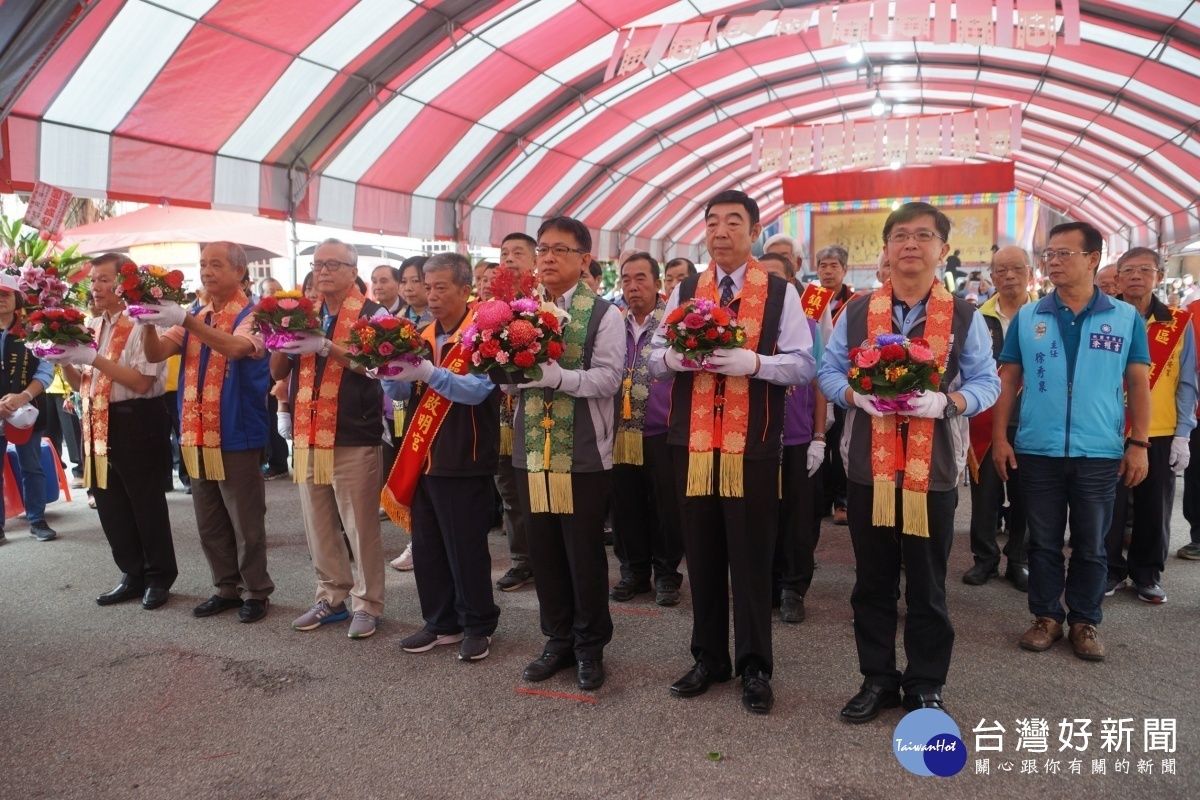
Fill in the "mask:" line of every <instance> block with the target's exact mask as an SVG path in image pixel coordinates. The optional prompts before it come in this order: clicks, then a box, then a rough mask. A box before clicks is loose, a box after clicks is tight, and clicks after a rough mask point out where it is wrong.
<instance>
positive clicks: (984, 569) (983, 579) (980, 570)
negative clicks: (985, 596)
mask: <svg viewBox="0 0 1200 800" xmlns="http://www.w3.org/2000/svg"><path fill="white" fill-rule="evenodd" d="M999 574H1000V570H999V569H997V568H996V565H995V564H976V565H975V566H973V567H971V568H970V569H969V570H967V571H966V572H964V573H963V583H965V584H967V585H968V586H983V585H984V584H985V583H987V582H988V579H989V578H994V577H996V576H997V575H999Z"/></svg>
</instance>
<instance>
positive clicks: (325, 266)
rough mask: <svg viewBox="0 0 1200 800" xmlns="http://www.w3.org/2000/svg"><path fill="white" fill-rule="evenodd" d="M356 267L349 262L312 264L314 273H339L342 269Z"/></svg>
mask: <svg viewBox="0 0 1200 800" xmlns="http://www.w3.org/2000/svg"><path fill="white" fill-rule="evenodd" d="M353 266H354V265H353V264H351V263H349V262H348V261H314V262H312V268H313V272H320V271H321V270H325V271H326V272H337V271H338V270H339V269H341V268H342V267H353Z"/></svg>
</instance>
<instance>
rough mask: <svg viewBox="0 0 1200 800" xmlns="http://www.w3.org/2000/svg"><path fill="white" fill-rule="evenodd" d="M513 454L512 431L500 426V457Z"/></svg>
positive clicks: (505, 426)
mask: <svg viewBox="0 0 1200 800" xmlns="http://www.w3.org/2000/svg"><path fill="white" fill-rule="evenodd" d="M512 454H513V429H512V428H510V427H509V426H507V425H501V426H500V455H502V456H511V455H512Z"/></svg>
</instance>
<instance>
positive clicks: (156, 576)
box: [92, 397, 179, 589]
mask: <svg viewBox="0 0 1200 800" xmlns="http://www.w3.org/2000/svg"><path fill="white" fill-rule="evenodd" d="M169 429H170V421H169V419H168V417H167V408H166V406H165V405H164V404H163V399H162V398H161V397H155V398H151V399H138V400H127V401H124V402H121V403H113V404H112V405H110V406H109V409H108V487H107V488H105V489H100V488H93V489H92V496H93V497H95V498H96V511H97V512H98V513H99V515H100V527H101V528H103V529H104V535H105V537H106V538H107V539H108V544H109V547H111V548H112V554H113V560H114V561H116V562H117V568H118V569H120V570H121V572H122V573H124V574H125V578H126V580H127V581H128V582H129V583H130V584H133V585H139V584H140V585H142V586H146V587H150V586H154V587H157V588H161V589H169V588H170V587H171V584H173V583H174V582H175V578H176V577H177V576H178V575H179V570H178V568H177V566H176V564H175V543H174V542H173V541H172V539H171V519H170V516H169V515H168V513H167V497H166V494H164V492H163V485H162V476H163V474H164V472H166V470H167V469H168V465H169V463H170V462H169V460H168V458H167V453H168V448H167V441H168V436H169V435H170V434H169Z"/></svg>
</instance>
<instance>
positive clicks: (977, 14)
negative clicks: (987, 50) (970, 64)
mask: <svg viewBox="0 0 1200 800" xmlns="http://www.w3.org/2000/svg"><path fill="white" fill-rule="evenodd" d="M957 7H958V28H957V35H956V36H955V38H954V40H955V41H956V42H958V43H959V44H969V45H972V46H974V47H980V46H984V45H986V46H988V47H991V46H992V45H994V44H995V43H996V26H995V24H994V23H993V22H992V0H958V3H957Z"/></svg>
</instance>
